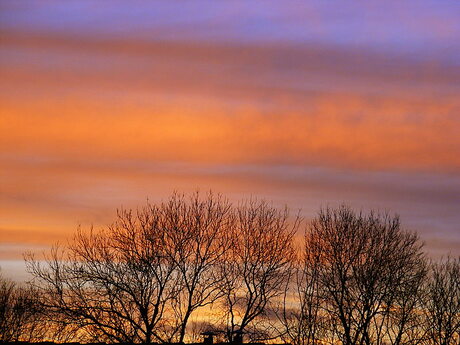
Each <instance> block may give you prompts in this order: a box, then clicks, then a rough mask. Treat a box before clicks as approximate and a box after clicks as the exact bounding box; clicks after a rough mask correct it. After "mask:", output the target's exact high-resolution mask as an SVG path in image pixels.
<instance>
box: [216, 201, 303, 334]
mask: <svg viewBox="0 0 460 345" xmlns="http://www.w3.org/2000/svg"><path fill="white" fill-rule="evenodd" d="M288 217H289V213H288V210H287V209H284V210H281V211H280V210H277V209H276V208H273V207H271V206H270V205H269V204H268V203H267V202H265V201H256V200H250V201H247V202H244V203H242V204H241V205H240V206H239V207H238V208H237V209H236V224H235V226H234V227H233V228H232V229H231V232H230V235H231V238H232V245H231V247H230V250H229V251H228V252H227V255H226V257H225V260H224V261H222V263H221V266H220V275H221V279H222V285H221V291H222V294H223V299H222V302H223V313H224V318H225V325H226V326H225V327H226V333H227V338H228V340H229V341H237V340H238V339H237V337H238V333H239V334H241V333H243V332H245V333H248V334H249V336H250V338H251V339H252V340H255V339H260V338H266V337H267V334H266V333H265V332H264V331H266V330H267V329H264V328H265V327H263V326H264V324H263V323H262V322H260V317H261V316H264V315H265V314H266V312H267V310H268V308H267V307H268V305H269V303H270V302H271V301H272V300H273V299H274V298H275V297H277V296H279V295H280V294H281V293H282V289H283V286H284V284H285V281H286V279H288V277H289V275H290V268H291V266H292V263H293V260H294V248H293V245H292V240H293V236H294V234H295V232H296V230H297V228H298V225H299V218H298V217H297V218H296V219H294V220H293V222H292V223H291V224H290V223H289V221H288ZM258 320H259V322H258Z"/></svg>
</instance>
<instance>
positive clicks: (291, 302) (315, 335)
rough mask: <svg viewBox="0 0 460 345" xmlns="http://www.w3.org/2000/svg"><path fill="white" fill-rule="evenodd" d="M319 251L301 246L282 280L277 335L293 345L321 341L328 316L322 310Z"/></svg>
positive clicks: (326, 334)
mask: <svg viewBox="0 0 460 345" xmlns="http://www.w3.org/2000/svg"><path fill="white" fill-rule="evenodd" d="M319 254H320V253H318V252H313V251H309V250H306V248H305V247H304V248H303V250H302V251H301V253H300V256H299V259H298V260H297V262H296V267H295V269H294V270H293V271H292V276H291V277H290V279H289V280H288V281H287V282H286V285H285V290H284V293H283V299H282V301H280V305H279V306H278V308H277V311H276V312H277V316H278V321H279V324H280V326H281V327H278V328H279V331H278V332H279V335H280V337H281V339H284V340H285V341H286V342H289V343H293V344H296V345H314V344H318V343H320V342H324V339H327V338H328V337H329V336H330V334H328V333H327V330H328V329H329V327H328V322H329V319H328V315H327V314H325V313H324V312H323V310H322V307H321V306H322V296H321V295H320V292H321V288H320V286H319V283H320V281H319V272H320V269H321V265H322V263H321V261H320V260H319V259H320V255H319Z"/></svg>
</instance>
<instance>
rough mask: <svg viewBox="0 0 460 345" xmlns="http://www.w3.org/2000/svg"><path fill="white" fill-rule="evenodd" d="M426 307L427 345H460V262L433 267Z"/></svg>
mask: <svg viewBox="0 0 460 345" xmlns="http://www.w3.org/2000/svg"><path fill="white" fill-rule="evenodd" d="M430 274H431V276H430V280H429V281H428V283H427V286H426V292H427V294H426V299H425V304H424V309H423V310H424V311H425V317H426V318H425V323H424V324H423V326H424V327H423V328H424V333H425V341H426V343H427V344H433V345H454V344H459V343H460V258H457V259H453V258H447V259H446V260H444V261H442V262H438V263H433V264H432V265H431V272H430Z"/></svg>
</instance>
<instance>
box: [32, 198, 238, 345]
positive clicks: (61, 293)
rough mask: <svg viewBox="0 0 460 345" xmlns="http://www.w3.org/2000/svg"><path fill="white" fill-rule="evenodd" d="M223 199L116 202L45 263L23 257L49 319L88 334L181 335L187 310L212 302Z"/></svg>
mask: <svg viewBox="0 0 460 345" xmlns="http://www.w3.org/2000/svg"><path fill="white" fill-rule="evenodd" d="M233 219H234V217H233V213H232V207H231V205H230V203H229V202H228V201H227V200H226V199H224V198H223V197H221V196H220V195H213V194H212V193H209V194H207V195H206V196H204V197H201V196H200V195H199V193H195V194H193V195H191V196H190V197H186V196H185V195H180V194H178V193H174V194H173V195H172V196H171V197H170V198H169V200H167V201H166V202H161V203H159V204H148V205H147V206H146V207H144V208H143V209H140V210H138V211H137V212H133V211H129V210H128V211H126V210H121V211H119V212H118V219H117V221H116V222H115V223H114V224H113V225H111V226H109V227H108V228H107V229H104V230H101V231H99V232H95V231H91V232H90V233H89V234H85V233H83V232H82V231H79V232H78V233H77V235H76V237H75V240H74V241H73V243H72V244H71V245H70V246H69V247H68V248H67V249H66V250H65V251H61V252H59V251H57V250H54V251H53V252H52V254H51V256H50V257H49V259H48V261H47V263H46V265H44V266H43V265H40V263H39V262H38V261H36V260H34V259H33V258H29V269H30V271H31V272H32V274H33V275H34V276H35V278H36V286H37V287H38V288H39V289H41V290H42V291H43V293H44V295H45V296H46V299H45V304H46V307H47V308H48V310H52V311H54V312H55V316H56V319H58V320H61V322H62V321H63V320H65V322H66V323H73V324H75V325H77V326H78V328H79V329H80V330H84V332H81V331H80V332H79V333H78V334H79V335H84V336H85V337H86V338H87V339H90V340H95V339H97V340H107V341H114V342H144V343H150V342H153V341H154V342H172V341H179V342H183V341H184V339H185V336H186V331H187V325H188V321H189V319H190V316H191V315H192V313H193V312H194V311H196V310H197V309H198V308H201V307H204V306H207V305H209V304H211V303H213V302H214V301H215V300H216V299H217V298H218V297H219V296H220V295H221V294H222V293H221V290H220V289H219V285H218V283H219V276H218V275H217V274H216V269H215V267H216V265H217V262H219V261H221V259H222V257H223V255H224V254H225V252H226V250H227V249H228V247H229V241H228V238H229V237H228V230H229V228H230V227H231V225H232V222H233Z"/></svg>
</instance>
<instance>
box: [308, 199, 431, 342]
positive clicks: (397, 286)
mask: <svg viewBox="0 0 460 345" xmlns="http://www.w3.org/2000/svg"><path fill="white" fill-rule="evenodd" d="M305 246H306V251H307V252H309V253H314V254H310V255H314V257H317V259H316V260H313V261H312V260H307V261H306V262H305V264H306V265H307V266H309V267H307V271H313V270H318V272H317V279H318V284H317V285H316V287H315V286H313V287H314V288H315V289H316V290H317V292H316V294H317V296H319V298H321V299H322V303H321V308H322V309H323V310H324V312H325V313H327V314H328V316H329V318H330V320H331V322H330V326H331V327H332V329H331V330H330V331H331V332H333V333H334V334H335V336H336V337H337V338H338V340H339V341H340V342H341V343H343V344H346V345H355V344H367V345H370V344H374V343H379V341H381V340H382V339H383V338H382V337H383V335H382V331H381V329H382V327H383V325H382V322H383V321H382V320H384V319H385V317H387V315H388V311H389V310H391V309H392V308H393V307H394V305H395V303H396V300H397V298H396V297H397V296H399V295H398V293H399V291H400V290H401V289H402V287H403V286H404V285H405V284H406V283H407V277H408V274H411V272H412V270H413V269H415V270H418V264H419V263H423V262H424V258H423V254H422V252H421V247H422V245H421V244H420V243H419V241H418V237H417V236H416V235H415V234H412V233H408V232H405V231H403V230H402V229H401V227H400V222H399V218H398V217H390V216H389V215H387V214H383V215H382V214H376V213H374V212H371V213H370V214H368V215H364V214H362V213H355V212H354V211H353V210H351V209H350V208H348V207H346V206H342V207H340V208H338V209H330V208H326V209H323V210H321V211H320V212H319V215H318V217H317V218H316V219H314V220H313V221H312V222H311V224H310V226H309V230H308V233H307V236H306V244H305ZM318 263H320V265H318ZM422 271H423V269H422Z"/></svg>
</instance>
